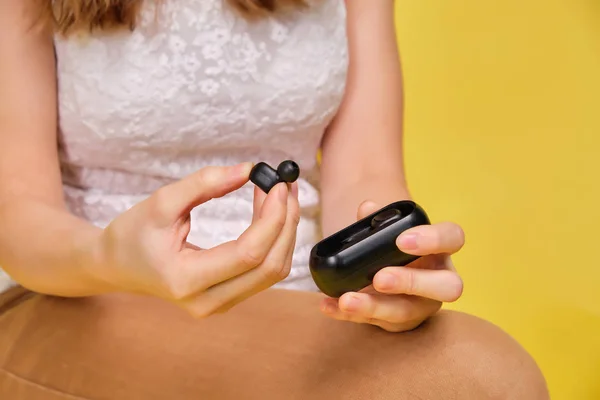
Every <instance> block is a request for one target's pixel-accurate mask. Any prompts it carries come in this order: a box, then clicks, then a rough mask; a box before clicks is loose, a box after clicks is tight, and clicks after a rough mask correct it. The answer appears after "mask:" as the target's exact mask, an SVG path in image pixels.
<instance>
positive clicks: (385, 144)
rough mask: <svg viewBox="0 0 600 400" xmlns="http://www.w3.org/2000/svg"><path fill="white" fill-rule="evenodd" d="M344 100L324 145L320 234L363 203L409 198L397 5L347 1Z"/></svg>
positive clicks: (389, 0) (344, 221) (385, 0)
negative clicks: (347, 50)
mask: <svg viewBox="0 0 600 400" xmlns="http://www.w3.org/2000/svg"><path fill="white" fill-rule="evenodd" d="M346 8H347V16H348V40H349V53H350V66H349V71H348V82H347V88H346V95H345V98H344V100H343V102H342V105H341V107H340V110H339V112H338V115H337V116H336V118H335V119H334V121H333V122H332V124H331V125H330V126H329V128H328V130H327V132H326V134H325V137H324V139H323V143H322V165H321V171H322V172H321V173H322V187H323V189H322V191H323V193H322V201H323V230H324V234H325V235H328V234H331V233H333V232H335V231H337V230H339V229H341V228H343V227H345V226H347V225H349V224H350V223H352V222H354V221H356V213H357V209H358V206H359V204H360V203H362V202H363V201H364V200H367V196H368V199H369V200H373V201H375V202H377V203H379V204H381V205H385V204H388V203H391V202H392V201H396V200H400V199H405V198H408V197H409V194H408V190H407V188H406V182H405V177H404V165H403V157H402V151H403V149H402V125H403V118H402V117H403V115H402V107H403V93H402V92H403V88H402V72H401V68H400V59H399V54H398V46H397V43H396V32H395V25H394V1H393V0H377V1H347V2H346Z"/></svg>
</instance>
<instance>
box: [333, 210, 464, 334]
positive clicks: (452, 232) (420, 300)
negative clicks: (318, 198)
mask: <svg viewBox="0 0 600 400" xmlns="http://www.w3.org/2000/svg"><path fill="white" fill-rule="evenodd" d="M379 208H380V207H379V206H378V205H377V204H374V203H371V202H365V203H363V204H362V205H361V207H360V208H359V212H358V219H361V218H363V217H365V216H367V215H369V214H371V213H373V212H375V211H376V210H378V209H379ZM464 242H465V239H464V233H463V231H462V229H461V228H460V226H458V225H456V224H454V223H450V222H442V223H439V224H433V225H425V226H418V227H415V228H411V229H409V230H407V231H405V232H403V233H402V234H401V235H400V236H399V237H398V239H397V241H396V243H397V245H398V247H399V248H400V249H401V250H402V251H403V252H405V253H407V254H414V255H419V256H423V257H421V258H419V259H417V260H416V261H414V262H412V263H410V264H409V265H407V266H404V267H393V266H390V267H387V268H384V269H382V270H380V271H379V272H378V273H377V274H376V275H375V277H374V279H373V284H372V285H371V286H369V287H367V288H365V289H363V290H361V291H360V292H358V293H345V294H344V295H342V296H341V297H340V298H339V299H332V298H326V299H324V301H323V303H322V307H321V308H322V311H323V312H324V313H325V314H327V315H329V316H331V317H333V318H335V319H339V320H346V321H352V322H357V323H368V324H372V325H377V326H379V327H381V328H383V329H385V330H387V331H390V332H402V331H407V330H411V329H414V328H416V327H418V326H419V325H420V324H421V323H422V322H423V321H425V320H426V319H427V318H428V317H430V316H431V315H433V314H435V313H436V312H437V311H438V310H439V309H440V308H441V306H442V303H443V302H453V301H456V300H457V299H458V298H459V297H460V296H461V294H462V290H463V283H462V280H461V278H460V276H459V275H458V273H457V272H456V269H455V268H454V266H453V264H452V260H451V258H450V256H451V255H452V254H454V253H456V252H457V251H459V250H460V249H461V248H462V246H463V245H464Z"/></svg>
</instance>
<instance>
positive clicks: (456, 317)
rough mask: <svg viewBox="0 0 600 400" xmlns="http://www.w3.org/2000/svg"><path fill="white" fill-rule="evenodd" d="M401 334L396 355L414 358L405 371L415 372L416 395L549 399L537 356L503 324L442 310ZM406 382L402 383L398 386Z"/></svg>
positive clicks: (465, 399)
mask: <svg viewBox="0 0 600 400" xmlns="http://www.w3.org/2000/svg"><path fill="white" fill-rule="evenodd" d="M398 339H399V340H398V342H399V343H398V346H397V351H396V355H397V357H398V358H401V357H405V361H406V357H407V356H408V358H409V362H408V364H409V365H411V366H407V365H406V364H405V363H403V364H404V365H403V370H404V371H409V373H410V374H411V379H409V380H408V383H409V386H411V391H412V392H413V393H414V394H415V395H417V398H418V396H421V397H422V398H435V399H437V398H440V399H442V398H443V399H461V400H468V399H477V400H485V399H502V400H511V399H527V400H547V399H548V398H549V395H548V391H547V387H546V382H545V379H544V377H543V375H542V373H541V371H540V369H539V368H538V366H537V364H536V363H535V361H534V360H533V358H532V357H531V356H530V355H529V354H528V353H527V352H526V351H525V350H524V349H523V348H522V347H521V346H520V345H519V344H518V343H517V342H516V341H515V340H514V339H513V338H511V337H510V336H509V335H508V334H506V333H505V332H504V331H502V330H501V329H500V328H498V327H497V326H495V325H493V324H491V323H489V322H486V321H484V320H481V319H479V318H476V317H473V316H470V315H467V314H463V313H458V312H451V311H442V312H440V313H439V314H438V315H436V316H435V317H433V318H431V319H430V320H429V321H427V322H426V323H425V324H424V325H422V326H421V327H419V328H417V329H416V330H414V331H412V332H406V333H403V334H400V335H399V337H398ZM407 342H408V343H409V344H407ZM407 346H415V349H413V350H408V349H407ZM390 373H391V371H390ZM406 383H407V382H406V381H405V382H404V383H401V382H399V386H398V388H397V389H398V391H403V390H404V389H403V386H405V385H406ZM395 398H397V397H395ZM409 398H410V396H409Z"/></svg>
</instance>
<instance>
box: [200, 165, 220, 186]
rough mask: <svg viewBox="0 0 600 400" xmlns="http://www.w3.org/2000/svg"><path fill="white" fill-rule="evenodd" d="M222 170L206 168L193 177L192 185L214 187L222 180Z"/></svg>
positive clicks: (211, 167)
mask: <svg viewBox="0 0 600 400" xmlns="http://www.w3.org/2000/svg"><path fill="white" fill-rule="evenodd" d="M222 172H223V170H222V168H220V167H216V166H208V167H204V168H202V169H201V170H200V171H198V173H196V174H195V175H194V184H195V185H196V186H198V187H206V186H214V185H215V184H216V183H219V182H221V180H222V175H223V174H222Z"/></svg>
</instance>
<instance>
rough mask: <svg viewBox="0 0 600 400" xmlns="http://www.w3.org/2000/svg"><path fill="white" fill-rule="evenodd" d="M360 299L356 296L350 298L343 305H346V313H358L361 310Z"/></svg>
mask: <svg viewBox="0 0 600 400" xmlns="http://www.w3.org/2000/svg"><path fill="white" fill-rule="evenodd" d="M360 302H361V301H360V299H359V298H358V297H356V296H352V295H350V296H348V297H347V298H346V299H345V300H344V302H343V304H344V311H350V312H352V311H356V310H358V309H359V308H360Z"/></svg>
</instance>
